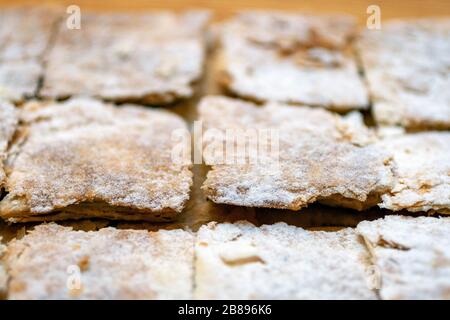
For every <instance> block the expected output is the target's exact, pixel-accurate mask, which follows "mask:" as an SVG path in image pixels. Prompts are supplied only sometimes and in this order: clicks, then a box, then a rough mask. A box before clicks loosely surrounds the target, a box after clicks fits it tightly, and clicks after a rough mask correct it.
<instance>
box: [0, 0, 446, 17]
mask: <svg viewBox="0 0 450 320" xmlns="http://www.w3.org/2000/svg"><path fill="white" fill-rule="evenodd" d="M43 3H49V4H62V5H69V4H76V5H78V6H80V8H81V9H82V10H83V9H89V10H113V11H120V10H126V11H142V10H151V9H171V10H184V9H187V8H208V9H212V10H214V12H215V16H216V19H222V18H225V17H227V16H229V15H231V14H233V12H235V11H236V10H239V9H255V8H272V9H280V10H290V11H291V10H296V11H304V12H314V13H327V12H342V13H347V14H351V15H354V16H355V17H357V18H358V21H359V22H360V23H365V21H366V19H367V13H366V10H367V7H368V6H369V5H374V4H375V5H378V6H379V7H380V8H381V17H382V19H392V18H397V17H399V18H400V17H421V16H442V15H447V16H450V0H428V1H427V0H334V1H332V0H209V1H208V0H184V1H183V0H103V1H101V0H90V1H89V0H59V1H58V0H43V1H39V0H0V5H17V4H43Z"/></svg>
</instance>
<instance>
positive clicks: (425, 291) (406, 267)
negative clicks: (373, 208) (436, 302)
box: [357, 216, 450, 300]
mask: <svg viewBox="0 0 450 320" xmlns="http://www.w3.org/2000/svg"><path fill="white" fill-rule="evenodd" d="M357 232H358V233H359V234H361V235H362V236H363V237H364V239H365V241H366V243H367V246H368V247H369V249H370V251H371V255H372V258H373V260H374V263H375V266H376V267H377V268H378V272H379V275H380V276H381V281H382V282H381V288H380V291H379V293H380V296H381V298H382V299H408V300H409V299H412V300H415V299H449V298H450V250H449V248H450V241H449V237H448V235H449V232H450V219H449V218H431V217H418V218H413V217H405V216H386V217H385V218H384V219H378V220H376V221H363V222H360V223H359V225H358V227H357Z"/></svg>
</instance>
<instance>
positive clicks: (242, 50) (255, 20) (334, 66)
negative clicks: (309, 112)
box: [219, 11, 369, 111]
mask: <svg viewBox="0 0 450 320" xmlns="http://www.w3.org/2000/svg"><path fill="white" fill-rule="evenodd" d="M355 27H356V24H355V21H354V20H353V19H352V18H351V17H349V16H345V15H343V16H339V15H330V16H309V15H308V16H307V15H294V14H287V13H280V12H270V11H248V12H242V13H240V14H238V15H237V16H235V17H234V18H232V19H231V20H230V21H228V22H226V23H225V24H224V25H223V26H222V36H221V45H222V50H221V58H220V59H221V65H222V72H221V76H220V79H219V80H220V82H221V83H222V84H223V85H224V86H225V87H226V88H227V89H228V90H230V91H232V92H233V93H234V94H237V95H239V96H242V97H245V98H250V99H252V100H256V101H278V102H284V103H294V104H306V105H314V106H323V107H326V108H329V109H334V110H337V111H346V110H351V109H366V108H367V107H368V103H369V102H368V96H367V91H366V88H365V86H364V83H363V81H362V79H361V78H360V76H359V74H358V68H357V65H356V62H355V57H354V54H353V49H352V44H351V38H352V37H353V35H354V33H355V30H356V29H355Z"/></svg>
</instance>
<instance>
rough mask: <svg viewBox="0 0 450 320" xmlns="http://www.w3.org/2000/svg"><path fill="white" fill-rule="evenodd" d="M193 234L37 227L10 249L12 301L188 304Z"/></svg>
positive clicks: (51, 226) (8, 255) (8, 271)
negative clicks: (183, 301)
mask: <svg viewBox="0 0 450 320" xmlns="http://www.w3.org/2000/svg"><path fill="white" fill-rule="evenodd" d="M193 251H194V235H193V234H192V233H190V232H187V231H183V230H181V229H177V230H171V231H166V230H160V231H158V232H149V231H147V230H118V229H115V228H105V229H100V230H99V231H89V232H85V231H73V230H72V228H69V227H62V226H58V225H56V224H43V225H39V226H36V227H35V229H34V230H33V231H31V232H29V233H28V234H27V235H25V236H24V237H23V238H22V239H20V240H13V241H11V242H10V243H9V244H8V247H7V250H6V254H5V257H4V261H5V266H6V270H7V273H8V276H9V285H8V299H190V298H191V296H192V279H193V263H194V253H193Z"/></svg>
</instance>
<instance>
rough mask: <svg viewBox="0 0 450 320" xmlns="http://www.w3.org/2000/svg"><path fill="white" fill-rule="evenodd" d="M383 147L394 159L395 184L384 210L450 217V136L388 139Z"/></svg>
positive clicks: (418, 134)
mask: <svg viewBox="0 0 450 320" xmlns="http://www.w3.org/2000/svg"><path fill="white" fill-rule="evenodd" d="M380 147H381V148H383V149H385V150H386V151H388V152H389V153H391V154H392V155H393V159H394V162H395V183H394V187H393V188H392V190H391V191H390V192H389V193H386V194H385V195H383V196H382V200H383V201H382V203H381V204H380V207H382V208H386V209H389V210H393V211H399V210H403V209H406V210H408V211H412V212H417V211H428V212H429V213H440V214H450V133H449V132H427V133H414V134H405V135H399V136H393V137H387V138H386V139H384V140H383V141H382V142H380Z"/></svg>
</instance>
